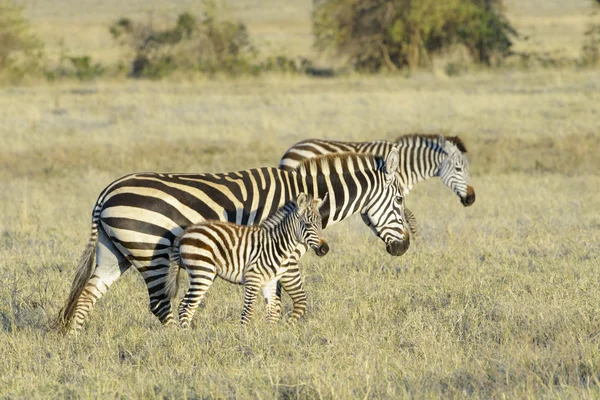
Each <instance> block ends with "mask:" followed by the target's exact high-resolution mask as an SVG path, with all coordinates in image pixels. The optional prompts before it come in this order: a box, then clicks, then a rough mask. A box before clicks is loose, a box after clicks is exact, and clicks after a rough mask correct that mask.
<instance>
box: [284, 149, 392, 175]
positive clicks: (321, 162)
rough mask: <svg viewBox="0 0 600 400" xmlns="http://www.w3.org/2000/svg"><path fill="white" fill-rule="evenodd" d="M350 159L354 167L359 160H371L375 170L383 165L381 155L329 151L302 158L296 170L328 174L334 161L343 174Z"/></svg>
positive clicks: (356, 166) (309, 173) (301, 173)
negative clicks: (328, 152)
mask: <svg viewBox="0 0 600 400" xmlns="http://www.w3.org/2000/svg"><path fill="white" fill-rule="evenodd" d="M351 161H353V163H352V164H353V168H354V169H356V168H358V167H359V165H358V164H357V162H359V161H362V162H363V164H364V162H367V163H368V162H371V163H372V164H373V166H374V167H375V168H376V169H377V170H379V169H381V168H382V167H383V165H385V161H384V159H383V157H380V156H375V155H372V154H367V153H353V152H344V153H330V154H324V155H320V156H317V157H313V158H307V159H305V160H303V161H302V162H301V163H300V164H299V165H298V167H296V172H297V173H298V174H300V175H301V176H307V175H312V174H311V172H315V171H320V172H321V173H322V174H324V175H329V171H335V169H336V163H338V162H339V163H340V164H339V165H340V166H341V168H342V170H343V171H344V174H349V173H350V169H349V166H350V162H351Z"/></svg>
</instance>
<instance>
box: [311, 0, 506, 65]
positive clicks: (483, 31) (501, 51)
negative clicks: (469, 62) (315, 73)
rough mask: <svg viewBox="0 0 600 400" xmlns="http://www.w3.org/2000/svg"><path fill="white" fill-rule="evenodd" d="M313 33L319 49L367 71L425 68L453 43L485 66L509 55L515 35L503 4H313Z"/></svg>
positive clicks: (344, 0) (376, 0) (408, 0)
mask: <svg viewBox="0 0 600 400" xmlns="http://www.w3.org/2000/svg"><path fill="white" fill-rule="evenodd" d="M313 31H314V34H315V46H316V47H317V49H319V50H322V51H323V50H331V49H333V50H335V51H337V52H338V54H340V55H344V56H347V57H348V59H349V62H350V63H351V64H352V65H353V66H354V67H355V68H356V69H358V70H363V71H369V72H375V71H378V70H380V69H381V68H383V67H387V68H388V69H390V70H395V69H397V68H399V67H404V66H410V67H419V66H425V65H428V64H429V62H430V60H431V56H432V55H434V54H436V53H439V52H441V51H443V50H445V49H448V48H449V47H450V46H452V45H455V44H460V45H463V46H465V47H466V48H467V50H468V52H469V54H470V55H471V57H472V59H473V60H474V61H475V62H478V63H483V64H486V65H489V64H491V63H492V62H493V61H494V59H495V58H498V57H503V56H505V55H507V54H508V53H509V49H510V47H511V44H512V43H511V41H510V36H511V35H516V34H517V33H516V31H515V30H514V28H513V27H512V26H511V25H510V24H509V23H508V21H507V20H506V19H505V18H504V16H503V15H502V12H501V0H446V1H438V0H419V1H417V0H366V1H364V0H315V8H314V11H313Z"/></svg>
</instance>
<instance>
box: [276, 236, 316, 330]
mask: <svg viewBox="0 0 600 400" xmlns="http://www.w3.org/2000/svg"><path fill="white" fill-rule="evenodd" d="M307 250H308V246H307V245H306V244H304V243H300V244H298V246H297V247H296V249H295V250H294V252H293V253H292V255H291V256H290V258H289V259H287V260H285V262H284V265H285V268H286V272H285V273H284V274H283V275H282V276H281V279H280V280H279V281H278V282H277V289H276V290H275V297H274V301H273V310H274V312H275V311H277V315H276V318H279V316H280V313H281V289H282V288H283V290H285V291H286V292H287V294H288V295H289V296H290V297H291V299H292V301H293V303H294V310H293V311H292V315H290V318H289V319H288V321H287V322H288V323H289V324H294V323H296V322H297V321H298V319H299V318H300V317H302V315H304V313H305V312H306V304H307V303H306V292H305V291H304V286H303V283H302V277H301V276H300V270H299V269H298V261H299V260H300V258H302V256H303V255H304V253H306V251H307Z"/></svg>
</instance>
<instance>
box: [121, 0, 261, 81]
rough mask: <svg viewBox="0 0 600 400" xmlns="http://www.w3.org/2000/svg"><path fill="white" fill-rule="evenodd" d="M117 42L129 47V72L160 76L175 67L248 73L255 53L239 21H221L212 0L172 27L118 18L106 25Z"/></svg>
mask: <svg viewBox="0 0 600 400" xmlns="http://www.w3.org/2000/svg"><path fill="white" fill-rule="evenodd" d="M110 33H111V34H112V36H113V38H115V40H117V41H118V42H119V43H120V44H122V45H124V46H126V47H128V48H130V49H131V50H133V53H134V59H133V61H132V62H131V65H132V68H131V75H132V76H135V77H150V78H161V77H164V76H166V75H168V74H170V73H172V72H174V71H175V70H200V71H202V72H207V73H216V72H226V73H228V74H230V75H238V74H243V73H252V72H253V66H252V63H251V60H252V59H253V58H254V57H255V55H256V52H255V50H254V47H253V46H252V44H251V42H250V38H249V35H248V30H247V28H246V26H245V25H244V24H243V23H241V22H234V21H229V20H224V19H223V18H220V16H219V10H218V8H217V6H216V3H215V2H213V1H206V2H205V12H204V15H203V17H202V18H201V19H200V20H198V19H197V18H196V17H195V16H194V15H192V14H190V13H187V12H186V13H183V14H181V15H179V17H178V19H177V23H176V24H175V26H174V27H172V28H169V29H165V30H156V29H154V28H153V27H152V24H151V23H147V24H140V23H134V22H133V21H131V20H130V19H128V18H121V19H120V20H118V21H117V22H115V23H114V24H113V25H112V26H111V27H110Z"/></svg>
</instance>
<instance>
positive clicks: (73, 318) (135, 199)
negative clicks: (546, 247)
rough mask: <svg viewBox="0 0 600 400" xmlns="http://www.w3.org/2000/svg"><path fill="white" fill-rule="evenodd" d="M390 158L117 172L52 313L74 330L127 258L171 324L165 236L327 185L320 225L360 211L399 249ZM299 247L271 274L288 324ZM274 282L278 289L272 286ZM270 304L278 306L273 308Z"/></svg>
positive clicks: (400, 213) (406, 237)
mask: <svg viewBox="0 0 600 400" xmlns="http://www.w3.org/2000/svg"><path fill="white" fill-rule="evenodd" d="M399 160H400V158H399V154H398V150H397V149H395V148H392V149H391V150H390V151H389V152H388V154H386V156H385V157H381V156H374V155H371V154H356V153H341V154H332V155H325V156H321V157H315V158H312V159H310V160H307V161H306V162H304V163H301V164H300V165H299V166H298V169H297V170H296V171H293V172H290V171H284V170H282V169H279V168H272V167H262V168H256V169H249V170H244V171H238V172H231V173H216V174H215V173H207V174H174V173H151V172H149V173H135V174H131V175H126V176H124V177H122V178H119V179H117V180H116V181H114V182H113V183H111V184H109V185H108V186H107V187H106V188H105V189H104V190H102V192H101V193H100V195H99V197H98V199H97V200H96V204H95V205H94V208H93V211H92V233H91V236H90V240H89V242H88V244H87V247H86V249H85V251H84V252H83V254H82V256H81V258H80V260H79V263H78V265H77V268H76V273H75V277H74V279H73V283H72V285H71V290H70V292H69V295H68V297H67V300H66V302H65V305H64V307H63V308H62V310H61V312H60V314H59V318H58V320H57V322H58V323H59V325H60V326H61V327H62V329H63V330H66V331H68V332H70V333H77V332H78V331H79V330H81V328H82V326H83V323H84V321H85V319H86V317H87V315H88V314H89V312H90V310H91V309H92V307H93V306H94V304H95V303H96V302H97V301H98V300H99V299H100V298H101V297H102V296H103V295H104V294H105V293H106V292H107V291H108V289H109V288H110V286H111V285H112V284H113V283H114V282H115V281H116V280H117V279H118V278H119V277H120V276H121V275H122V274H123V273H124V272H125V271H126V270H128V269H129V268H130V267H131V266H132V265H133V266H135V268H136V269H137V270H138V271H139V272H140V273H141V275H142V277H143V279H144V281H145V284H146V287H147V290H148V294H149V298H150V310H151V312H152V313H153V314H154V315H155V316H156V317H158V319H159V321H160V322H161V323H162V324H164V325H171V324H174V318H173V313H172V311H171V304H170V299H169V298H168V295H167V291H166V287H165V282H166V275H167V273H168V271H169V263H170V252H171V245H172V243H173V240H174V238H175V237H177V236H179V235H181V233H183V231H184V229H185V228H187V227H188V226H190V225H193V224H195V223H199V222H202V221H204V220H206V219H213V220H220V221H230V222H235V223H236V224H238V225H254V224H257V223H260V222H261V221H263V220H265V219H266V218H268V217H269V215H271V214H273V213H274V212H275V211H276V210H277V209H278V208H279V207H281V206H283V205H284V204H285V203H286V202H288V201H290V200H291V199H293V198H295V197H296V196H297V195H298V194H299V193H300V192H304V193H307V194H310V195H312V196H313V197H320V196H323V195H324V194H325V193H328V198H327V199H326V200H325V203H324V204H323V206H322V207H321V215H322V218H323V228H325V227H327V226H330V225H332V224H334V223H337V222H339V221H342V220H344V219H346V218H348V217H349V216H351V215H353V214H357V213H361V214H363V216H364V218H366V219H368V220H369V223H370V227H371V230H372V231H373V232H374V233H375V234H376V235H377V236H378V237H379V238H380V239H381V240H382V241H383V242H384V243H385V244H386V250H387V252H388V253H389V254H391V255H392V256H399V255H402V254H404V253H405V252H406V251H407V250H408V247H409V244H410V234H409V232H408V230H407V227H406V223H405V220H404V198H403V195H402V188H401V186H400V183H399V182H398V180H397V177H396V174H395V171H396V170H397V169H398V164H399ZM306 250H307V249H306V247H305V246H304V245H299V246H298V249H296V251H295V252H294V253H293V255H292V257H291V260H292V261H287V260H286V261H284V262H283V264H282V266H283V267H284V268H287V271H286V272H285V273H284V274H283V275H282V277H281V279H280V282H281V287H282V288H283V289H285V291H286V292H287V293H288V294H289V295H290V297H291V298H292V301H293V303H294V309H293V312H292V315H291V316H290V318H289V320H288V322H292V323H293V322H295V321H296V320H297V319H298V318H300V317H301V316H302V315H303V314H304V312H305V310H306V304H307V302H306V294H305V291H304V287H303V283H302V279H301V277H300V272H299V271H298V268H297V260H298V259H299V258H300V257H301V256H302V254H304V252H305V251H306ZM94 261H95V262H94ZM277 287H278V286H277ZM271 290H275V289H273V288H271ZM277 291H278V293H277V297H278V298H280V296H281V289H277ZM275 310H276V312H277V314H278V313H279V309H278V308H276V309H275Z"/></svg>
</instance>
